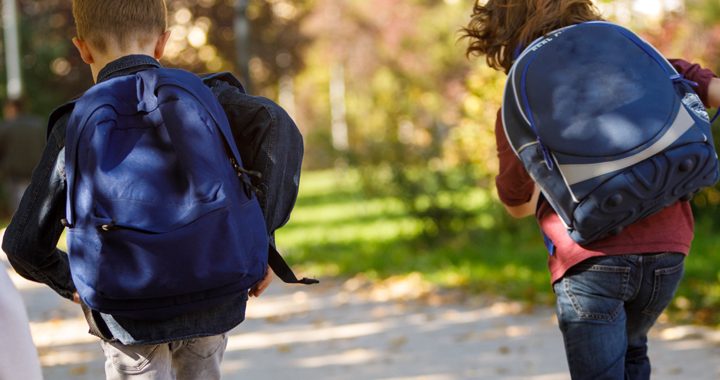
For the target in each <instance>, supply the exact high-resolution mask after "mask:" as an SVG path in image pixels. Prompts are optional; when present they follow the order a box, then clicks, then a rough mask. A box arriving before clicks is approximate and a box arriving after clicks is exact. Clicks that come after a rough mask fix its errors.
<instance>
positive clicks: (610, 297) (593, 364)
mask: <svg viewBox="0 0 720 380" xmlns="http://www.w3.org/2000/svg"><path fill="white" fill-rule="evenodd" d="M684 259H685V256H684V255H682V254H679V253H661V254H646V255H625V256H603V257H595V258H591V259H588V260H586V261H584V262H582V263H580V264H578V265H576V266H575V267H573V268H572V269H570V270H569V271H568V272H567V273H566V274H565V276H564V277H563V278H562V279H561V280H560V281H558V282H556V283H555V285H554V286H553V287H554V290H555V294H556V296H557V314H558V321H559V324H560V330H561V331H562V334H563V339H564V341H565V353H566V355H567V360H568V365H569V367H570V374H571V376H572V378H573V379H574V380H578V379H593V380H600V379H608V380H609V379H612V380H622V379H628V380H639V379H643V380H644V379H649V378H650V360H649V359H648V356H647V333H648V330H650V327H652V325H653V324H654V323H655V321H656V320H657V318H658V317H659V316H660V314H661V313H662V311H663V310H664V309H665V308H666V307H667V306H668V305H669V304H670V301H671V300H672V298H673V296H674V295H675V291H676V290H677V287H678V284H679V283H680V280H681V278H682V276H683V264H684Z"/></svg>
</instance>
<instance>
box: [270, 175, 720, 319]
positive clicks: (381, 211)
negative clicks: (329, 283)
mask: <svg viewBox="0 0 720 380" xmlns="http://www.w3.org/2000/svg"><path fill="white" fill-rule="evenodd" d="M476 192H477V194H473V197H472V199H473V200H474V204H473V205H472V207H473V208H474V209H476V210H477V220H476V221H475V222H474V223H473V226H474V227H471V228H468V229H467V230H466V231H465V232H463V233H461V234H459V236H456V237H453V238H451V239H448V240H446V241H443V242H442V243H440V244H433V243H431V242H428V241H427V240H425V239H422V238H421V236H420V233H421V228H420V225H419V224H418V223H419V222H417V221H416V220H415V219H413V218H411V217H409V216H408V215H407V214H406V213H405V212H404V211H403V208H402V205H401V203H400V202H399V201H397V200H394V199H391V198H377V197H376V198H369V197H365V196H363V194H362V193H361V191H360V189H359V185H358V180H357V177H356V174H355V173H354V172H352V171H348V172H340V171H324V172H309V173H304V174H303V178H302V186H301V192H300V196H299V199H298V203H297V206H296V208H295V211H294V213H293V216H292V218H291V221H290V223H289V224H288V225H287V226H285V227H283V228H282V229H281V230H279V231H278V232H277V241H278V244H279V246H280V248H281V250H282V251H284V252H285V254H286V256H287V257H288V259H289V261H290V262H291V263H294V264H295V266H297V267H298V268H299V270H300V271H301V272H302V273H303V275H314V276H320V277H324V276H339V277H352V276H354V275H357V274H363V275H365V276H367V277H369V278H372V279H385V278H388V277H391V276H395V275H403V274H407V273H413V272H417V273H420V274H421V275H422V276H423V278H425V279H426V280H428V281H431V282H432V283H435V284H437V285H439V286H442V287H451V288H461V289H465V290H467V291H470V292H476V293H491V294H493V295H501V296H507V297H510V298H513V299H517V300H522V301H527V302H530V303H540V304H550V303H552V302H553V300H554V297H553V295H552V289H551V287H550V283H549V273H548V270H547V263H546V260H547V253H546V252H545V250H544V248H543V244H542V240H541V238H540V234H539V233H538V232H537V226H536V224H535V222H534V221H533V220H532V219H531V218H528V219H526V220H521V221H510V220H509V219H508V218H507V217H505V216H504V214H503V213H502V212H501V211H502V210H500V209H499V206H498V205H497V203H496V202H495V201H493V200H492V197H491V196H489V194H487V192H486V191H485V190H482V189H478V190H476ZM716 230H717V228H715V227H713V226H712V224H711V223H710V222H705V221H703V220H701V221H699V222H698V225H697V229H696V239H695V242H694V245H693V251H692V252H691V256H690V259H689V260H687V266H686V274H685V280H684V282H683V284H682V286H681V288H680V290H679V291H678V297H677V298H676V301H675V303H674V305H673V306H672V307H671V310H670V313H669V315H670V316H671V318H673V319H674V320H676V321H691V322H702V323H706V324H719V323H720V313H717V312H718V311H720V257H719V256H718V254H719V253H720V236H718V234H714V233H713V231H716Z"/></svg>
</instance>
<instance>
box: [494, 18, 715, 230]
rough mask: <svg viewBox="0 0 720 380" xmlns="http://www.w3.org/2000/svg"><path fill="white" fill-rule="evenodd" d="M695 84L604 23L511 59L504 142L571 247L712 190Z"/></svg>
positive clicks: (567, 32)
mask: <svg viewBox="0 0 720 380" xmlns="http://www.w3.org/2000/svg"><path fill="white" fill-rule="evenodd" d="M693 85H696V84H694V83H691V82H690V81H688V80H686V79H684V78H683V77H682V76H680V75H679V74H678V73H677V71H676V70H675V69H674V68H673V67H672V65H671V64H670V63H669V62H668V61H667V60H666V59H665V58H664V57H663V56H662V55H660V54H659V53H658V52H657V50H655V48H653V47H652V46H651V45H649V44H648V43H646V42H645V41H643V40H641V39H640V38H639V37H637V36H636V35H635V34H633V33H632V32H631V31H629V30H627V29H625V28H623V27H620V26H618V25H614V24H611V23H607V22H588V23H582V24H577V25H573V26H569V27H566V28H563V29H560V30H557V31H555V32H552V33H550V34H548V35H547V36H545V37H543V38H540V39H538V40H536V41H535V42H533V43H532V44H531V45H530V46H529V47H528V48H526V49H525V51H524V52H522V54H521V55H520V56H519V57H518V58H517V59H516V61H515V63H514V64H513V67H512V69H511V70H510V73H509V74H508V81H507V84H506V88H505V96H504V99H503V107H502V118H503V126H504V129H505V134H506V136H507V138H508V141H509V142H510V145H511V146H512V148H513V150H514V151H515V153H516V154H517V156H518V157H519V158H520V160H521V161H522V163H523V165H524V166H525V168H526V169H527V171H528V173H529V174H530V175H531V177H532V178H533V180H534V181H535V182H536V183H537V184H538V186H539V187H540V189H541V190H542V194H543V196H544V198H545V199H546V200H547V201H548V202H549V204H550V205H551V206H552V207H553V209H554V210H555V211H556V212H557V213H558V215H559V216H560V218H561V219H562V221H563V222H564V223H565V225H566V226H567V228H568V232H569V234H570V236H571V237H572V239H573V240H575V241H576V242H578V243H580V244H586V243H589V242H592V241H595V240H597V239H600V238H603V237H605V236H607V235H609V234H618V233H620V232H621V231H622V229H623V228H624V227H626V226H628V225H630V224H632V223H633V222H635V221H637V220H639V219H641V218H644V217H646V216H648V215H651V214H653V213H655V212H657V211H659V210H661V209H663V208H665V207H667V206H669V205H671V204H673V203H675V202H677V201H678V200H681V199H684V200H687V199H689V198H690V197H692V195H693V194H694V193H696V192H697V191H698V190H699V189H701V188H703V187H706V186H712V185H713V184H715V183H716V182H717V180H718V159H717V154H716V153H715V149H714V146H713V140H712V135H711V132H710V120H709V117H708V114H707V111H706V110H705V108H704V106H703V104H702V102H701V101H700V98H699V97H698V95H697V94H696V93H695V92H694V91H693V89H692V86H693Z"/></svg>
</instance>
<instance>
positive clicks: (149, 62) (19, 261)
mask: <svg viewBox="0 0 720 380" xmlns="http://www.w3.org/2000/svg"><path fill="white" fill-rule="evenodd" d="M159 66H160V63H159V62H158V61H156V60H155V59H153V58H151V57H149V56H145V55H131V56H126V57H122V58H120V59H118V60H116V61H113V62H111V63H110V64H108V65H107V66H106V67H105V68H103V69H102V71H100V73H99V75H98V82H102V81H105V80H108V79H110V78H113V77H117V76H121V75H128V74H132V73H135V72H138V71H141V70H145V69H148V68H153V67H159ZM245 97H247V95H245ZM233 99H234V100H233ZM233 99H226V101H235V102H239V101H241V100H242V99H245V98H241V99H240V98H237V99H235V98H233ZM63 108H64V107H63ZM250 108H252V107H250ZM61 109H62V108H61ZM69 110H70V108H68V109H67V110H66V112H64V113H62V112H59V113H58V112H56V113H55V115H60V116H59V117H56V118H51V120H50V125H49V130H48V141H47V145H46V147H45V150H44V151H43V155H42V158H41V159H40V163H39V164H38V166H37V167H36V168H35V170H34V172H33V175H32V179H31V183H30V185H29V186H28V188H27V190H26V191H25V194H24V195H23V198H22V200H21V202H20V206H19V208H18V210H17V212H16V213H15V215H14V216H13V219H12V221H11V223H10V225H9V226H8V228H7V231H6V233H5V237H4V240H3V246H2V248H3V250H4V251H5V252H6V253H7V255H8V259H9V261H10V263H11V265H12V266H13V267H14V268H15V270H16V271H17V272H18V273H19V274H20V275H21V276H23V277H25V278H27V279H29V280H31V281H36V282H40V283H44V284H46V285H48V286H50V287H51V288H52V289H53V290H54V291H56V292H57V293H58V294H60V295H61V296H63V297H65V298H67V299H69V300H71V299H72V297H73V293H74V292H75V286H74V285H73V282H72V279H71V276H70V267H69V264H68V256H67V254H66V253H65V252H62V251H61V250H59V249H57V248H56V246H57V242H58V240H59V239H60V235H61V234H62V232H63V225H62V224H61V219H63V218H64V217H65V210H66V203H65V202H66V183H65V155H64V147H65V132H66V130H67V128H68V125H67V123H68V119H69V116H70V112H69ZM257 114H258V115H256V116H257V117H264V118H265V119H266V120H267V122H272V121H273V120H272V117H271V115H270V114H268V113H267V112H265V113H262V112H258V113H257ZM263 114H264V115H265V116H262V115H263ZM234 133H235V131H234ZM295 196H296V193H295V194H294V195H293V194H292V192H290V195H289V196H287V195H286V196H285V197H284V198H282V197H281V198H282V199H279V200H278V203H280V204H281V205H282V204H284V202H285V203H286V202H289V201H292V202H293V203H294V200H295ZM246 303H247V293H246V292H241V293H240V294H238V295H237V297H235V298H234V299H232V300H229V301H228V302H227V303H225V304H222V305H218V306H216V307H214V308H210V309H207V310H204V311H202V312H197V313H190V314H186V315H182V316H180V317H177V318H174V319H169V320H159V321H158V320H153V321H144V320H132V319H126V318H120V317H113V316H112V315H108V314H103V313H99V312H97V311H93V310H89V309H88V308H87V307H86V306H84V305H83V311H84V313H85V317H86V319H87V322H88V324H89V326H90V333H92V334H93V335H96V336H99V337H100V338H102V339H105V340H109V341H115V340H117V341H120V342H121V343H123V344H156V343H162V342H169V341H174V340H180V339H188V338H193V337H200V336H209V335H217V334H221V333H224V332H227V331H229V330H230V329H232V328H233V327H235V326H237V325H238V324H239V323H241V322H242V321H243V320H244V318H245V306H246Z"/></svg>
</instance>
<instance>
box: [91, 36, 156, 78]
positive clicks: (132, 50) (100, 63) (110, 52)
mask: <svg viewBox="0 0 720 380" xmlns="http://www.w3.org/2000/svg"><path fill="white" fill-rule="evenodd" d="M135 54H144V55H149V56H151V57H154V56H155V49H154V46H153V45H146V46H142V45H140V44H135V46H132V47H129V48H126V49H120V48H119V47H118V46H117V45H115V44H108V46H107V49H106V50H105V52H103V53H100V52H98V51H95V52H93V59H94V62H93V63H91V64H90V70H91V71H92V76H93V79H94V80H95V83H97V81H98V75H99V74H100V71H101V70H102V69H103V68H104V67H105V66H107V65H108V63H110V62H113V61H115V60H118V59H120V58H122V57H125V56H128V55H135Z"/></svg>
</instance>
